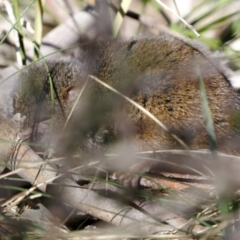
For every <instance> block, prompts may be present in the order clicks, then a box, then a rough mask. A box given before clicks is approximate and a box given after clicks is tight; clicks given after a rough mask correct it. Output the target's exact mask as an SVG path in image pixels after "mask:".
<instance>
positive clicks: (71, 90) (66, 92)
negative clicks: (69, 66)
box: [62, 86, 79, 101]
mask: <svg viewBox="0 0 240 240" xmlns="http://www.w3.org/2000/svg"><path fill="white" fill-rule="evenodd" d="M78 94H79V90H78V91H77V87H74V86H70V87H67V88H65V89H63V91H62V99H63V100H65V101H73V100H76V98H77V96H78Z"/></svg>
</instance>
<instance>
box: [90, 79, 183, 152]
mask: <svg viewBox="0 0 240 240" xmlns="http://www.w3.org/2000/svg"><path fill="white" fill-rule="evenodd" d="M89 77H90V78H91V79H93V80H95V81H96V82H98V83H100V84H101V85H103V86H104V87H106V88H107V89H109V90H111V91H112V92H114V93H116V94H117V95H119V96H121V97H122V98H123V99H125V100H126V101H128V102H129V103H131V104H132V105H134V106H135V107H137V108H138V109H139V110H140V111H142V112H143V113H145V114H146V115H147V116H148V117H150V118H151V119H152V120H153V121H154V122H155V123H157V124H158V125H159V126H160V127H161V128H162V129H163V130H164V131H165V132H167V133H169V134H171V133H170V132H169V130H168V128H167V127H166V126H165V125H164V124H163V123H162V122H161V121H160V120H159V119H157V118H156V117H155V116H154V115H153V114H152V113H150V112H149V111H147V110H146V109H145V108H144V107H142V106H141V105H139V104H138V103H136V102H135V101H133V100H132V99H130V98H128V97H127V96H125V95H123V94H122V93H120V92H119V91H118V90H116V89H114V88H113V87H111V86H110V85H108V84H107V83H105V82H103V81H101V80H100V79H99V78H97V77H95V76H92V75H90V76H89ZM171 136H172V137H173V138H174V139H175V140H177V141H178V142H179V143H180V144H181V146H183V147H184V148H185V149H188V147H187V145H186V144H185V143H184V142H183V141H182V140H181V139H180V138H178V137H177V136H176V135H175V134H171Z"/></svg>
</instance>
